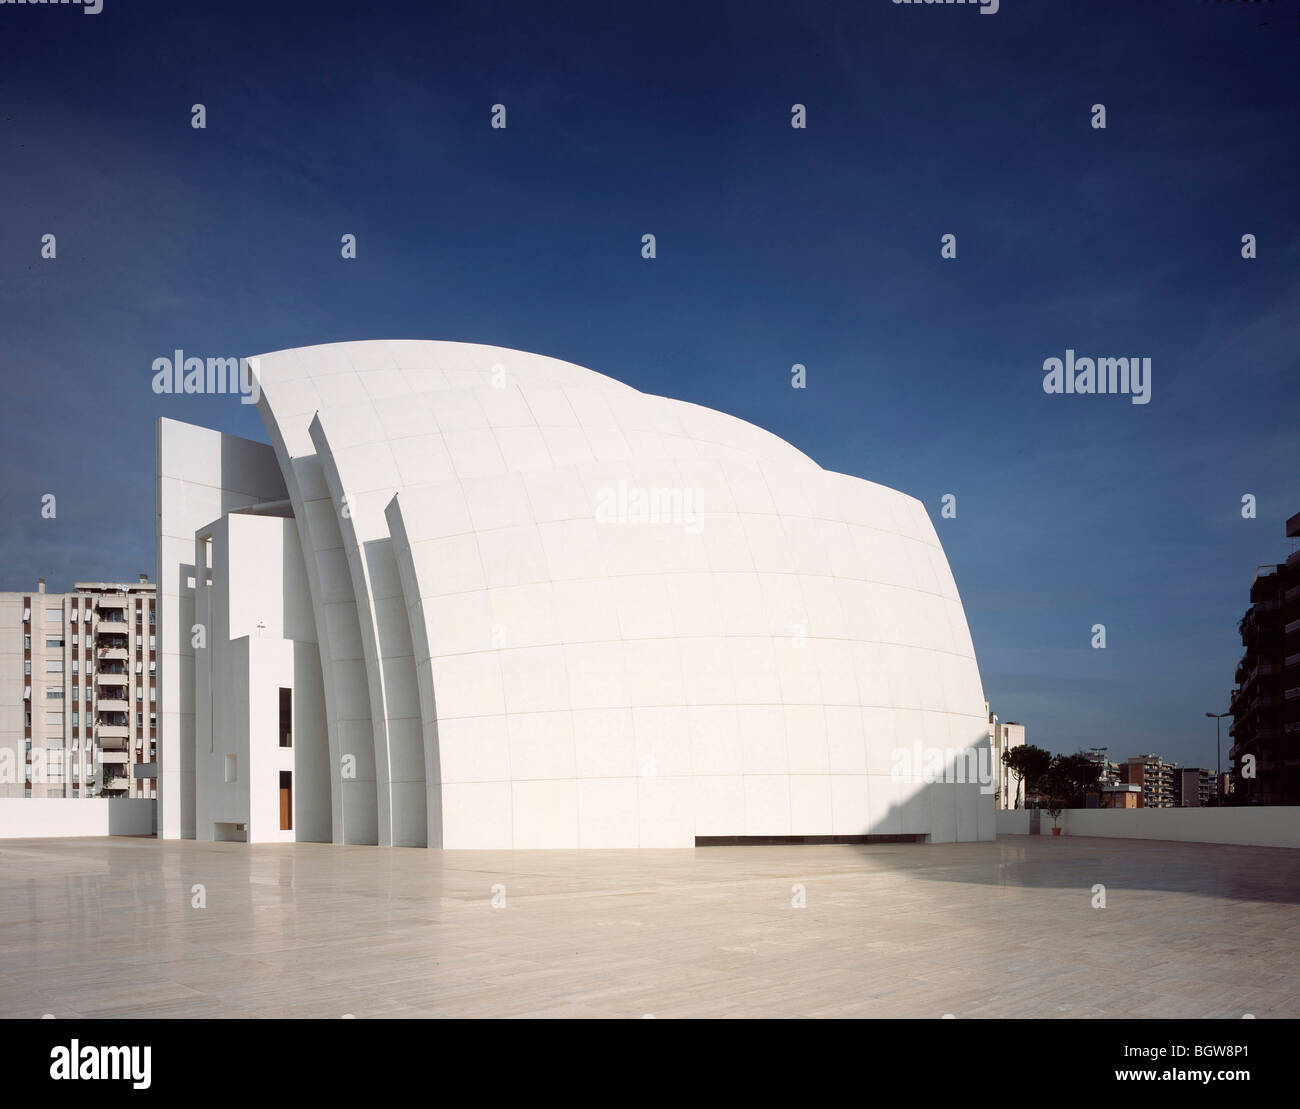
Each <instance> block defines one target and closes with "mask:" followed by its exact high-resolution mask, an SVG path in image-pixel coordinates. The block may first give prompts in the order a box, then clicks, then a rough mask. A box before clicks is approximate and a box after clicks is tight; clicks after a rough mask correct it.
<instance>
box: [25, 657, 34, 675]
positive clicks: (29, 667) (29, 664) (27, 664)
mask: <svg viewBox="0 0 1300 1109" xmlns="http://www.w3.org/2000/svg"><path fill="white" fill-rule="evenodd" d="M31 672H32V660H31V659H29V658H25V659H23V673H24V674H30V673H31Z"/></svg>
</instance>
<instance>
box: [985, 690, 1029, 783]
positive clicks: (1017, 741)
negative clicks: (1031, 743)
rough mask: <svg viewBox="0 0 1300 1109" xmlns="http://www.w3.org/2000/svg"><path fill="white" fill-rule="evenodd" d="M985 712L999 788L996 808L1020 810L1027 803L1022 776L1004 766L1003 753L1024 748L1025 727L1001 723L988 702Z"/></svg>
mask: <svg viewBox="0 0 1300 1109" xmlns="http://www.w3.org/2000/svg"><path fill="white" fill-rule="evenodd" d="M984 711H985V712H986V713H987V714H988V718H989V747H990V749H991V750H992V752H993V773H994V775H995V778H996V781H997V787H998V788H997V793H996V794H995V796H994V806H995V807H996V808H999V809H1015V808H1020V807H1021V806H1023V805H1024V803H1025V797H1024V786H1023V783H1022V781H1021V779H1020V775H1019V774H1016V773H1014V772H1013V771H1011V770H1010V769H1009V768H1008V767H1006V766H1004V765H1003V764H1002V753H1003V752H1004V751H1010V750H1011V749H1012V748H1013V747H1022V746H1024V744H1025V726H1024V725H1023V724H1020V723H1018V722H1017V721H1015V720H1008V721H1006V722H1005V723H1004V722H1002V721H1000V720H999V719H998V717H997V713H995V712H990V711H989V703H988V702H987V701H985V702H984Z"/></svg>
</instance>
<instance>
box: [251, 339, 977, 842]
mask: <svg viewBox="0 0 1300 1109" xmlns="http://www.w3.org/2000/svg"><path fill="white" fill-rule="evenodd" d="M256 366H257V374H258V380H259V384H260V387H261V390H262V405H261V411H262V414H263V417H264V419H265V420H266V421H267V424H268V429H269V430H270V432H271V436H272V439H273V441H274V442H276V443H277V449H278V451H279V454H280V458H281V462H282V465H284V466H286V468H287V471H289V472H290V473H291V475H292V474H297V475H299V476H300V477H301V475H303V474H307V473H311V474H312V475H313V476H312V478H311V483H312V488H311V489H306V488H300V489H299V490H298V491H297V493H296V494H295V493H294V480H293V479H292V477H291V480H290V481H289V487H290V492H291V496H294V505H295V513H296V515H297V516H298V518H299V528H300V532H301V534H302V536H303V542H304V546H305V549H306V551H307V555H306V562H307V565H308V570H309V578H311V579H312V580H311V585H312V591H313V600H314V604H315V608H316V612H317V624H318V626H321V627H323V628H326V629H327V631H326V632H325V633H324V634H323V636H322V638H323V639H324V640H325V641H326V642H327V643H328V650H329V653H330V655H331V658H332V659H333V662H332V663H331V662H326V663H325V664H324V666H323V670H324V683H325V694H326V700H327V702H332V705H333V707H332V708H331V709H330V712H329V719H330V728H331V747H332V749H333V752H334V754H335V756H336V757H337V755H338V754H339V753H341V752H345V751H355V750H356V749H357V748H358V747H359V746H365V747H366V748H367V749H368V750H369V751H370V753H371V761H372V766H373V769H374V773H375V775H376V777H377V778H382V779H383V781H382V782H380V781H374V782H373V783H372V785H371V790H372V793H373V795H374V799H375V807H376V838H378V839H380V840H381V841H384V842H399V841H400V840H399V837H403V836H407V835H410V834H411V829H412V828H413V827H414V826H415V825H416V824H417V823H418V821H419V819H420V817H421V813H420V808H421V806H420V804H419V793H418V792H417V791H419V790H422V792H423V801H424V805H423V818H424V820H425V821H426V826H427V833H426V841H427V842H428V843H429V844H430V845H441V846H448V847H453V846H456V847H511V846H513V847H577V846H685V845H689V844H691V843H693V842H694V837H695V836H697V835H786V834H789V835H808V834H846V835H854V834H899V833H918V834H925V835H928V836H930V837H931V838H932V839H934V840H936V841H944V840H952V839H975V838H988V837H990V836H992V835H993V827H994V825H993V813H992V801H991V796H990V795H988V794H984V793H981V791H980V789H979V787H978V786H977V785H974V784H971V785H955V784H945V783H938V784H934V783H921V782H914V781H912V782H905V781H897V780H895V779H894V778H893V777H891V773H890V771H891V769H893V762H892V754H893V752H894V751H896V750H897V749H898V748H900V747H909V746H911V745H912V744H913V743H916V742H920V743H923V744H924V745H925V746H926V747H928V748H964V747H987V743H988V735H987V719H986V717H985V715H984V702H983V694H982V690H981V688H980V681H979V673H978V669H977V667H976V664H975V659H974V652H973V649H972V647H971V642H970V636H969V632H968V629H967V627H966V622H965V617H964V614H963V613H962V610H961V603H960V599H959V597H958V595H957V591H956V586H955V583H954V581H953V578H952V574H951V572H950V571H949V569H948V565H947V561H946V559H945V558H944V555H943V551H942V549H941V547H940V545H939V542H938V539H937V536H936V534H935V531H934V528H933V526H932V525H931V523H930V521H929V518H928V516H927V515H926V512H925V509H924V508H923V507H922V506H921V505H920V503H919V502H917V501H915V500H914V499H912V498H910V497H906V496H904V495H903V494H900V493H897V492H895V491H893V490H889V489H886V488H884V487H882V486H878V485H874V484H872V483H870V482H865V481H861V480H858V479H855V478H850V477H845V476H843V475H838V474H831V473H827V472H826V471H823V470H821V469H820V468H819V467H818V466H817V465H816V464H815V463H814V462H812V461H811V460H810V459H808V458H807V457H806V456H805V455H803V454H801V453H800V452H798V451H797V450H795V449H794V448H792V447H790V446H789V445H788V444H786V443H783V442H782V441H781V440H779V439H777V438H776V437H775V436H772V435H770V434H769V433H767V432H765V431H763V430H762V429H759V428H756V427H753V426H752V425H749V424H746V423H744V422H743V421H740V420H736V419H734V418H733V417H730V416H727V415H724V414H722V413H718V412H713V411H710V410H708V409H703V408H700V407H698V406H695V405H690V404H685V403H682V402H677V401H671V400H666V399H664V398H659V397H652V396H647V395H644V394H641V393H638V392H637V391H636V390H633V389H631V388H629V387H628V386H626V385H623V384H621V383H619V382H616V381H613V380H611V379H609V378H606V377H602V376H601V375H599V374H596V373H593V372H592V371H590V370H585V369H583V368H582V367H578V366H573V365H571V364H568V363H563V362H559V361H557V360H555V359H549V358H544V357H541V356H537V355H530V354H524V353H521V352H518V351H509V350H504V349H502V348H495V347H484V346H476V345H470V344H458V343H423V342H381V343H346V344H335V345H331V346H329V347H312V348H301V349H298V350H294V351H284V352H278V353H275V354H271V355H263V356H261V357H260V358H258V359H257V360H256ZM620 487H631V488H634V489H648V488H665V489H670V490H677V491H679V492H681V491H684V490H691V491H694V490H699V491H700V496H701V498H702V504H703V512H702V516H701V520H700V521H699V522H700V523H701V524H702V526H701V527H700V528H698V529H695V528H694V526H693V525H689V526H683V524H682V523H681V522H677V523H669V524H666V525H661V524H648V525H647V524H639V523H636V522H635V521H625V522H621V523H620V522H618V521H602V520H601V519H600V518H599V508H600V505H601V503H602V497H603V495H604V492H605V491H607V490H614V489H619V488H620ZM304 521H305V522H304ZM390 556H392V558H393V561H392V563H390V562H389V558H390ZM393 566H395V567H396V569H397V571H398V574H399V578H400V586H401V598H402V600H401V604H400V607H399V605H398V603H397V601H396V597H395V594H394V592H393V582H392V567H393ZM313 568H314V569H313ZM402 608H404V609H405V615H406V627H405V628H402V626H401V609H402ZM408 639H409V643H410V652H411V653H410V655H408V654H407V646H406V643H407V640H408ZM408 659H411V660H413V666H414V671H415V675H416V688H415V689H414V690H413V689H411V683H410V680H409V673H410V669H411V667H412V662H408V661H407V660H408ZM344 664H346V665H344ZM372 698H373V702H380V704H379V705H376V704H374V703H373V702H372ZM363 704H364V705H365V706H366V724H367V729H366V731H367V734H366V735H365V737H364V741H363V739H362V737H361V736H360V735H359V734H358V733H357V731H356V729H355V727H351V726H350V725H355V724H356V722H357V721H356V719H355V715H353V716H348V715H347V714H348V713H349V712H351V713H353V714H355V713H356V711H357V706H359V705H363ZM345 706H346V707H345ZM372 710H373V711H372ZM416 718H418V719H419V721H420V727H421V732H422V735H421V742H420V744H419V748H418V754H419V756H420V759H419V760H417V755H416V749H415V748H414V745H413V744H412V742H411V734H410V731H409V729H408V728H407V726H406V724H405V722H407V721H410V720H414V719H416ZM420 761H422V763H423V766H422V767H421V766H420V765H419V762H420ZM421 770H422V772H423V781H422V782H420V781H419V779H418V778H417V777H416V775H417V774H418V773H419V772H420V771H421ZM337 790H338V784H337V783H336V793H337ZM336 804H337V799H336ZM385 829H386V831H385ZM385 837H387V838H385ZM336 838H337V832H336Z"/></svg>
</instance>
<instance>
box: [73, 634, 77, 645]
mask: <svg viewBox="0 0 1300 1109" xmlns="http://www.w3.org/2000/svg"><path fill="white" fill-rule="evenodd" d="M72 645H73V646H74V647H75V646H77V633H76V632H73V633H72Z"/></svg>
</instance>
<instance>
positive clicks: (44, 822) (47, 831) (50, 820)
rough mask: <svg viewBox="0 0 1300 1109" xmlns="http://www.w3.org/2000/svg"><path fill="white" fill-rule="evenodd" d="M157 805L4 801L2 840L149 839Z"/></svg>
mask: <svg viewBox="0 0 1300 1109" xmlns="http://www.w3.org/2000/svg"><path fill="white" fill-rule="evenodd" d="M156 803H157V802H155V801H154V800H153V799H152V798H147V797H78V798H72V797H0V839H48V838H51V837H57V836H147V835H150V834H151V833H152V832H153V820H154V805H155V804H156Z"/></svg>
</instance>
